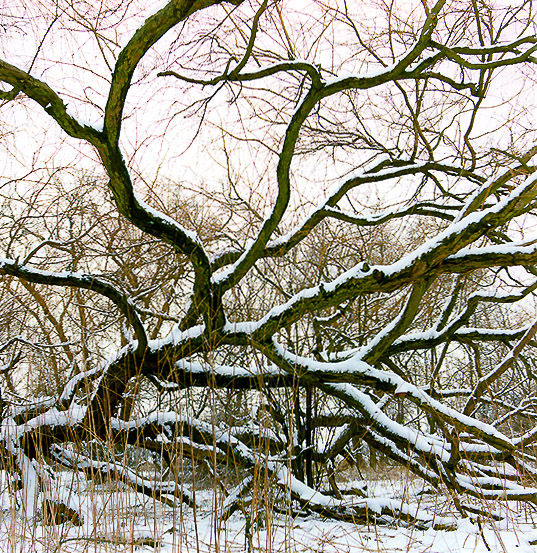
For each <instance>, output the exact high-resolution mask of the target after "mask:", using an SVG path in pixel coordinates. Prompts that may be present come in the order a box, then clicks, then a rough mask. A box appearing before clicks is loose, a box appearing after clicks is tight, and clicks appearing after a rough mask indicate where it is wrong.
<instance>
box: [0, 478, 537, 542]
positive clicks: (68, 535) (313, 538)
mask: <svg viewBox="0 0 537 553" xmlns="http://www.w3.org/2000/svg"><path fill="white" fill-rule="evenodd" d="M81 488H83V486H82V487H81ZM64 489H65V488H64ZM369 490H370V493H374V494H375V495H376V496H380V497H382V496H384V497H391V498H396V497H397V498H401V499H405V500H407V501H408V500H410V501H411V502H412V503H415V504H416V506H418V503H419V506H420V508H421V509H425V510H426V511H428V512H429V513H434V514H436V515H437V516H444V517H446V516H447V517H448V518H450V519H451V520H452V521H453V527H454V529H453V530H441V531H436V530H432V529H429V530H418V529H416V528H408V527H407V528H404V527H395V526H391V527H390V526H381V525H376V524H374V523H373V522H371V523H370V524H369V525H364V524H352V523H343V522H334V521H331V520H323V519H322V518H320V517H307V518H301V517H296V518H294V519H292V518H290V517H285V516H283V515H276V514H272V513H268V514H267V513H264V514H263V525H262V526H263V527H261V528H257V527H254V528H253V529H252V530H251V531H250V532H247V531H246V529H247V524H246V519H245V517H244V515H243V514H242V513H240V514H235V515H233V516H232V517H231V518H230V519H229V520H228V521H226V522H223V521H222V520H221V517H220V516H219V514H218V513H219V506H218V504H215V496H214V494H213V492H212V490H206V491H205V492H203V493H201V494H200V493H198V497H197V500H198V505H199V506H198V508H197V509H196V511H195V512H194V511H193V510H192V509H189V508H187V507H180V508H177V509H175V510H174V509H171V508H169V507H166V506H163V505H162V504H161V503H159V502H156V501H154V500H151V499H148V498H145V497H144V496H141V495H138V494H136V493H134V492H132V491H126V490H123V489H122V490H118V489H117V488H115V489H114V484H107V485H105V486H101V487H99V488H97V489H95V488H92V489H91V490H90V489H88V488H86V489H85V492H86V493H85V494H84V490H83V489H81V490H80V491H81V493H80V498H81V500H82V503H81V507H82V510H83V512H84V515H85V522H84V525H83V526H80V527H76V526H73V525H72V524H70V523H66V524H62V525H58V526H43V525H41V524H40V523H39V521H38V520H35V521H33V523H31V524H28V523H26V522H25V521H24V520H23V519H22V517H20V516H18V515H17V514H16V513H15V512H14V510H13V499H12V498H11V497H10V496H9V495H8V494H7V492H6V493H4V494H3V496H2V507H3V509H2V518H1V520H0V552H1V553H4V552H5V553H8V552H9V553H11V552H13V553H15V552H17V553H27V552H28V553H29V552H32V553H34V552H35V553H53V552H54V553H62V552H63V553H68V552H73V553H74V552H86V551H87V552H101V553H111V552H117V553H120V552H137V553H143V552H146V551H147V552H154V551H158V552H160V553H179V552H192V553H213V552H214V553H220V552H222V553H224V552H226V553H228V552H229V553H234V552H237V553H239V552H241V553H242V552H248V551H250V552H252V553H254V552H255V553H257V552H267V553H268V552H270V553H279V552H282V553H283V552H285V553H287V552H293V553H301V552H305V553H306V552H307V553H332V552H334V553H354V552H356V553H357V552H361V551H364V552H366V551H376V552H386V553H388V552H397V551H405V552H411V553H418V552H420V553H421V552H423V553H424V552H428V553H450V552H453V553H455V552H475V553H481V552H483V553H489V552H508V553H514V552H515V551H516V552H521V553H525V552H527V553H530V552H531V553H537V529H536V528H537V526H536V525H535V524H534V522H533V520H535V523H536V524H537V509H535V508H533V507H531V506H529V505H523V504H518V503H514V502H512V503H510V504H501V503H499V502H498V503H496V504H495V505H493V506H490V505H489V506H487V508H489V509H490V508H493V509H494V511H495V513H496V514H501V515H502V516H503V519H502V520H498V521H495V522H492V521H490V520H489V521H482V520H480V519H479V517H477V516H473V520H471V519H470V518H466V519H463V518H461V517H460V516H459V515H457V513H456V511H455V509H454V508H453V505H452V502H451V501H450V500H449V499H448V498H447V497H442V496H440V495H437V494H434V495H429V494H427V495H418V494H417V491H418V484H417V483H415V482H413V481H407V480H406V479H405V478H404V477H401V475H400V473H395V477H394V475H392V477H390V478H385V477H383V478H382V479H378V480H376V481H375V482H374V483H373V485H371V484H370V486H369ZM71 493H72V492H71ZM73 500H78V496H74V494H72V497H71V501H73ZM476 506H477V505H476ZM480 507H481V508H485V506H484V505H480ZM247 535H249V536H250V539H248V537H247ZM532 542H535V543H536V545H532Z"/></svg>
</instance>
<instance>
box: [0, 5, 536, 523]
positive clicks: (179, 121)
mask: <svg viewBox="0 0 537 553" xmlns="http://www.w3.org/2000/svg"><path fill="white" fill-rule="evenodd" d="M349 4H350V3H347V2H345V1H344V0H342V1H338V2H329V3H328V2H326V3H325V2H322V1H316V2H313V1H312V2H306V3H304V5H300V7H299V8H297V7H296V4H293V3H291V2H289V3H286V2H280V1H270V2H269V1H267V0H264V1H263V2H262V3H258V2H221V1H218V0H214V1H203V2H201V1H199V2H198V1H191V0H172V1H170V2H169V3H168V4H166V5H165V6H164V7H161V8H160V9H158V10H157V11H156V12H154V13H153V14H152V15H147V16H146V15H144V13H145V12H144V9H142V8H141V7H140V6H138V5H137V3H135V2H132V3H127V4H125V3H123V2H118V3H117V5H112V3H110V5H109V7H108V8H107V9H106V10H103V9H101V8H100V7H94V6H89V5H88V6H85V7H84V10H86V11H85V12H84V11H81V10H82V8H78V7H77V6H78V5H77V6H75V5H74V4H72V5H71V4H69V3H68V2H65V3H63V2H51V3H50V5H48V4H47V3H42V4H39V7H37V6H34V7H33V8H32V9H33V11H32V12H25V13H24V14H23V13H18V12H17V9H15V8H12V12H13V13H10V14H9V17H10V18H13V19H14V20H16V21H19V22H20V23H19V25H20V26H21V27H22V26H27V27H28V28H29V29H30V30H31V32H29V31H28V32H26V34H25V35H24V37H23V36H22V35H20V36H19V35H18V34H17V32H18V31H17V29H18V27H13V36H11V37H8V38H6V39H5V40H4V41H3V44H2V50H3V53H4V59H3V60H1V61H0V81H1V82H2V83H3V89H2V92H1V93H0V98H1V99H2V102H3V105H2V112H3V114H4V115H5V117H6V128H9V124H11V126H12V129H11V130H12V131H13V133H14V135H13V138H12V139H11V142H9V144H8V146H9V148H11V149H10V150H9V149H8V150H6V156H7V155H8V154H10V155H12V156H13V157H12V158H9V159H10V161H9V162H8V161H6V163H5V164H4V165H5V168H6V176H5V184H4V185H3V187H2V194H3V204H4V206H5V207H4V214H3V217H4V222H5V227H4V228H6V229H7V230H6V231H5V233H4V235H3V236H2V243H3V247H4V250H5V257H3V258H2V260H1V262H0V274H2V275H3V276H4V277H5V279H4V281H3V282H4V283H3V291H2V301H3V302H4V301H6V302H8V303H7V304H6V305H8V306H9V307H8V309H9V311H10V312H13V313H16V316H15V319H16V321H17V323H16V324H14V322H13V321H11V320H10V321H6V322H5V323H4V325H3V328H2V336H3V339H4V343H3V345H2V349H1V350H0V351H1V353H2V354H3V355H4V356H5V359H6V362H5V364H4V368H3V369H2V370H3V373H2V374H3V375H4V377H5V378H4V381H5V385H4V388H5V389H6V393H7V392H8V391H10V393H11V395H9V396H8V395H6V399H7V398H8V403H9V405H8V406H7V407H6V408H5V409H4V415H3V416H4V419H3V428H4V431H3V433H2V440H3V446H4V454H5V457H6V459H8V460H9V461H10V463H11V466H12V467H13V470H14V471H17V472H18V473H19V474H20V475H21V479H22V482H23V485H24V486H25V488H26V492H27V494H26V497H27V498H29V499H27V501H26V504H25V508H26V509H27V513H28V514H29V515H30V516H31V515H32V514H33V513H34V512H35V510H36V509H37V507H38V502H39V501H40V496H39V493H41V494H43V493H45V492H44V491H41V492H38V488H37V486H36V481H37V480H38V479H40V478H41V479H43V478H45V477H46V476H45V474H44V473H43V472H40V471H39V470H38V469H37V468H36V464H35V463H34V462H33V460H34V459H39V460H42V461H43V462H45V463H49V464H52V463H61V464H63V465H65V466H68V467H71V468H72V469H73V470H84V471H89V472H90V473H91V472H92V471H98V470H105V467H104V466H103V464H102V463H101V462H100V461H99V460H96V458H95V457H93V456H92V455H90V454H87V452H86V454H85V453H84V452H83V451H78V452H76V454H75V452H74V450H73V447H72V444H73V443H80V442H81V441H87V440H89V439H91V440H107V439H112V440H113V441H114V443H116V444H129V445H134V446H136V447H137V448H138V449H139V450H146V451H148V452H152V454H155V455H156V454H158V455H160V456H161V457H162V458H163V462H168V463H169V464H170V466H172V465H173V463H174V461H173V460H174V459H175V458H176V457H177V453H178V452H187V453H189V455H190V457H191V458H192V459H197V460H199V461H200V462H201V461H204V462H205V463H206V464H207V463H208V466H211V467H212V469H213V470H216V471H217V469H218V467H220V466H226V465H229V463H230V459H231V460H232V463H233V464H234V466H235V467H240V470H241V471H246V472H248V471H251V473H252V478H247V479H245V480H244V481H243V482H242V483H241V486H240V487H239V488H238V489H235V490H226V492H229V501H228V503H227V504H226V505H227V509H228V512H231V511H232V510H233V509H235V508H237V506H238V505H239V504H240V501H241V498H242V497H243V496H244V495H248V493H247V489H248V487H250V486H252V485H254V475H255V474H256V471H255V470H254V468H255V467H256V466H258V464H259V463H262V464H263V466H264V467H265V471H266V474H268V475H269V477H270V478H271V479H272V482H273V483H274V485H275V486H276V485H277V486H280V487H283V488H284V489H286V490H288V492H290V494H291V496H292V497H293V500H295V501H296V505H297V508H298V507H299V508H302V509H305V510H307V511H317V512H322V513H323V514H325V515H328V516H334V517H338V518H349V519H352V520H355V519H357V518H360V517H369V516H372V515H375V516H377V517H379V520H384V519H391V518H393V517H396V518H401V519H403V520H407V521H411V522H415V521H416V520H417V521H418V522H419V523H422V524H425V525H427V524H431V523H432V521H431V520H429V519H427V518H426V517H425V516H424V515H423V514H420V513H414V512H410V511H409V510H408V509H406V508H405V507H401V506H400V505H399V504H396V503H395V502H392V501H390V500H383V501H380V500H378V499H376V500H374V499H373V498H369V497H364V498H362V499H361V500H360V501H359V502H356V501H348V500H347V499H346V498H345V496H344V495H345V494H343V493H342V491H341V490H340V489H339V488H338V485H337V482H336V480H335V478H334V471H335V470H337V466H338V459H343V458H346V459H352V458H353V457H354V456H355V455H356V448H357V446H358V445H359V444H360V443H365V444H367V445H368V446H369V448H370V449H371V451H380V452H382V453H383V454H384V455H386V456H387V457H388V458H390V459H392V460H393V461H395V462H396V463H401V464H403V465H405V466H408V467H409V468H410V470H411V471H413V472H414V473H416V474H417V475H418V476H420V477H422V478H423V479H425V480H426V481H427V482H429V483H430V484H431V485H432V486H435V487H446V488H448V489H449V490H451V492H452V493H453V496H454V497H455V498H457V497H458V496H459V495H461V494H469V495H473V496H477V497H483V498H498V497H503V498H508V499H519V500H528V501H535V500H536V499H537V495H536V492H534V491H531V490H528V489H526V488H525V487H524V479H526V478H529V477H531V476H533V475H534V474H535V470H536V468H535V457H534V455H533V452H532V449H531V445H532V443H533V442H534V440H535V437H536V436H537V433H536V432H535V427H534V419H535V396H534V380H535V374H534V370H533V364H534V361H533V359H532V357H531V348H533V347H534V346H535V342H534V335H535V332H536V331H537V325H536V324H535V322H534V320H533V319H534V316H535V315H534V313H533V311H532V310H531V303H530V301H529V300H530V299H531V296H532V294H533V291H534V290H535V288H536V287H537V280H536V276H537V273H536V270H535V267H534V264H535V262H536V261H537V240H536V239H535V237H534V236H533V234H532V228H533V225H534V219H533V214H532V211H533V209H534V207H535V202H536V194H537V192H536V187H535V179H536V176H535V167H534V165H533V162H532V160H533V157H534V155H535V154H536V153H537V149H536V147H535V137H534V131H533V129H532V122H531V118H530V111H531V107H532V106H531V102H532V98H533V93H534V90H533V89H532V85H533V82H532V77H531V73H530V71H529V69H528V68H532V64H534V63H535V62H536V61H537V58H536V57H534V52H535V51H536V50H537V36H536V35H535V34H534V27H535V21H534V13H533V6H532V2H530V1H524V2H522V3H521V2H520V1H519V2H516V3H513V5H508V4H509V3H507V4H506V3H502V4H501V5H498V6H495V5H494V2H492V1H491V2H474V1H472V2H458V1H456V0H453V1H448V0H438V1H437V2H436V3H434V4H432V3H427V2H416V3H409V2H401V5H398V4H397V3H391V4H390V5H389V6H385V5H384V3H383V2H377V3H373V2H372V3H371V4H370V5H367V4H366V3H359V5H358V6H354V7H351V6H350V5H349ZM34 12H35V13H34ZM6 17H7V15H6ZM32 33H33V34H32ZM28 37H34V40H35V47H34V49H33V51H32V52H31V54H30V55H29V54H28V52H29V49H28V44H27V43H25V41H27V42H28V41H29V40H30V39H29V38H28ZM55 39H56V40H55ZM58 43H61V47H58ZM12 45H13V47H12ZM21 45H25V46H26V47H25V48H22V47H21ZM70 48H72V52H69V49H70ZM72 56H74V57H73V58H72ZM72 59H74V61H72ZM23 117H26V121H27V123H25V125H23V126H21V127H18V125H17V121H21V120H22V118H23ZM51 122H53V123H54V125H53V126H51ZM27 125H34V127H35V128H30V129H28V126H27ZM28 131H29V132H28ZM39 133H42V137H44V138H41V139H40V138H37V139H36V136H37V135H38V134H39ZM18 137H19V138H20V140H25V141H26V142H25V143H24V144H25V145H24V146H22V145H20V144H21V143H20V142H18V141H17V139H18ZM51 144H53V146H51ZM34 146H35V147H34ZM51 148H52V150H51ZM29 160H31V166H30V169H29V170H28V163H29ZM19 162H20V164H19ZM73 163H77V164H78V166H79V167H82V168H84V170H85V171H87V173H86V174H89V175H92V177H91V178H87V177H84V178H82V179H81V178H80V173H78V176H76V175H75V173H74V172H73V171H72V170H71V169H69V168H70V167H71V166H72V165H73ZM23 168H25V169H26V172H25V171H23V170H22V169H23ZM8 170H9V173H7V171H8ZM51 174H54V175H55V177H54V179H51V178H50V175H51ZM54 183H56V184H54ZM102 183H106V184H105V185H103V184H102ZM219 186H222V188H221V191H219V190H218V188H219ZM60 190H61V193H57V192H58V191H60ZM87 194H89V195H90V197H91V201H86V200H85V199H84V198H85V195H87ZM108 201H111V204H110V203H108ZM110 205H112V206H113V211H111V209H112V208H111V207H110ZM107 206H108V207H107ZM62 214H65V216H64V215H62ZM99 219H101V221H99ZM19 283H20V284H19ZM21 287H22V288H23V289H24V290H25V292H24V294H21V293H20V290H21ZM49 288H52V289H54V290H61V291H62V292H61V295H58V294H56V295H54V294H53V293H51V292H49V291H47V290H48V289H49ZM60 297H63V298H64V300H65V301H63V302H61V303H58V298H60ZM4 298H9V300H8V299H5V300H4ZM53 298H56V299H53ZM65 298H67V299H65ZM89 310H93V311H95V312H97V311H98V312H99V316H98V317H97V319H98V321H96V320H92V321H90V318H91V319H93V315H91V316H90V315H89ZM524 310H525V311H526V312H528V310H531V312H530V313H529V316H528V315H527V313H526V315H524V313H523V311H524ZM30 319H31V320H32V321H33V322H32V325H37V326H38V327H40V328H38V329H37V334H38V335H40V336H44V338H43V340H42V341H39V342H37V341H35V340H29V339H28V337H27V336H24V332H22V330H19V329H23V328H25V325H26V321H27V320H30ZM108 319H110V326H107V320H108ZM119 320H121V323H119V322H118V321H119ZM528 321H529V322H528ZM8 323H9V324H8ZM14 327H15V330H14ZM105 327H106V330H103V331H102V332H100V331H98V330H97V329H98V328H103V329H104V328H105ZM88 333H91V339H88ZM68 334H69V335H72V336H73V337H72V338H70V337H69V336H68ZM99 349H100V351H101V352H108V353H109V352H111V351H112V350H114V349H115V353H114V354H112V355H101V356H99ZM26 351H38V352H39V355H41V357H42V358H43V359H46V358H47V356H48V357H50V361H45V362H47V363H51V364H52V365H54V363H56V365H57V367H56V368H55V374H56V375H57V378H56V382H55V384H54V386H53V389H52V390H51V389H48V392H47V393H49V394H50V393H51V394H52V396H49V397H47V398H46V399H41V400H40V401H38V402H36V400H35V398H34V397H32V395H31V393H30V392H31V390H30V388H29V387H21V385H19V387H18V389H17V387H16V386H15V384H14V383H13V382H14V381H16V380H17V376H18V375H20V374H22V372H23V367H25V371H26V374H30V375H32V371H33V370H34V369H33V367H34V365H35V363H34V362H33V361H32V360H31V357H25V358H21V357H22V356H23V355H25V356H26V355H28V354H27V353H22V352H26ZM61 356H63V357H61ZM59 359H63V361H62V362H61V366H58V363H59V362H58V360H59ZM89 359H94V360H95V361H93V362H92V363H88V360H89ZM75 367H76V370H67V368H75ZM204 390H206V391H207V390H209V391H210V392H211V394H210V395H206V394H204V392H203V391H204ZM25 394H26V398H24V396H25ZM144 394H145V395H144ZM237 394H238V395H237ZM144 397H145V398H146V399H145V400H142V398H144ZM147 397H149V398H152V399H153V400H155V402H154V403H153V404H152V407H151V410H152V412H151V413H147V412H146V411H147V409H148V407H147V405H148V401H147ZM186 397H190V398H191V399H192V398H194V410H193V411H189V412H188V413H187V412H184V411H181V409H180V408H179V407H180V405H181V401H183V400H184V399H185V398H186ZM234 397H240V405H242V407H243V411H242V413H237V412H235V410H233V413H232V416H230V415H229V413H228V414H227V415H226V414H225V413H224V411H225V409H224V406H225V405H226V402H227V403H229V400H230V398H234ZM165 398H168V399H167V400H166V401H164V399H165ZM207 398H209V399H207ZM210 398H213V399H210ZM214 398H220V399H218V404H219V405H220V406H221V409H222V413H223V414H222V416H221V417H215V416H214V406H215V405H216V401H217V400H215V399H214ZM166 405H168V407H166ZM211 407H212V408H213V411H212V415H211V416H212V418H211V419H208V418H207V416H206V415H207V412H208V411H210V410H211ZM334 429H335V430H334ZM163 437H165V438H166V439H165V440H164V439H163ZM275 453H277V455H275ZM114 470H116V471H117V472H118V473H119V474H120V475H121V477H122V478H123V479H124V480H125V481H126V482H129V483H130V484H131V485H133V486H135V487H137V488H138V489H140V490H142V491H145V492H147V493H151V494H155V493H156V494H159V497H160V499H161V500H162V501H165V502H169V503H172V504H173V503H174V502H175V501H176V500H178V499H180V500H183V501H186V502H187V503H189V504H192V503H193V497H192V494H191V493H190V491H189V490H188V487H185V486H184V485H183V483H180V482H177V481H175V482H174V481H163V482H161V483H160V484H156V483H155V482H154V481H153V480H148V479H145V480H144V479H143V478H141V477H140V476H139V475H137V474H136V473H135V472H134V471H133V469H132V468H131V467H129V466H127V465H121V463H118V464H117V466H116V467H115V468H114ZM174 471H175V474H177V471H176V470H175V469H174ZM174 471H172V472H174ZM45 489H46V486H45V487H43V488H42V490H45ZM32 490H33V491H32ZM455 501H456V503H457V505H458V507H459V508H460V509H461V511H464V509H465V507H464V505H463V504H461V503H460V501H459V500H458V499H456V500H455Z"/></svg>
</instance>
